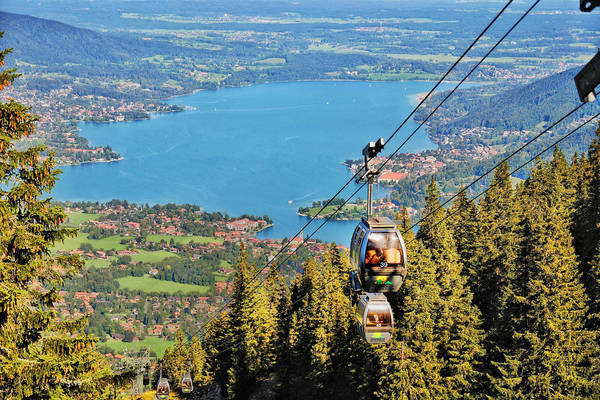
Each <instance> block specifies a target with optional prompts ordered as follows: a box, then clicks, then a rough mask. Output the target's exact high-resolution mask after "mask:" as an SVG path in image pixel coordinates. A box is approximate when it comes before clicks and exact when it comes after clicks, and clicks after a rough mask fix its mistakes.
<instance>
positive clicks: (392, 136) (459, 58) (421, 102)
mask: <svg viewBox="0 0 600 400" xmlns="http://www.w3.org/2000/svg"><path fill="white" fill-rule="evenodd" d="M539 1H540V0H538V2H539ZM512 2H513V0H509V2H508V3H506V4H505V5H504V7H503V8H502V10H500V12H498V14H496V16H495V17H494V18H493V19H492V20H491V21H490V23H489V24H488V25H487V26H486V27H485V28H484V29H483V31H481V33H480V34H479V35H478V36H477V38H476V39H475V40H474V41H473V42H472V43H471V44H470V45H469V47H467V49H466V50H465V51H464V52H463V53H462V54H461V56H460V57H458V59H457V60H456V61H455V62H454V64H452V66H451V67H450V69H449V70H448V71H446V73H445V74H444V75H443V76H442V78H441V79H440V80H439V81H438V82H437V83H436V84H435V86H434V87H433V88H432V89H431V90H430V91H429V92H428V93H427V95H426V96H425V97H423V99H421V101H420V102H419V104H418V105H417V106H416V107H415V108H414V110H413V111H412V112H411V113H410V114H409V115H408V116H407V117H406V118H405V119H404V121H402V123H401V124H400V126H398V128H396V130H395V131H394V133H392V135H391V136H390V137H389V138H388V139H387V140H386V141H385V142H386V143H389V142H390V140H392V139H393V138H394V136H396V134H397V133H398V132H399V131H400V129H402V127H403V126H404V125H405V124H406V123H407V122H408V121H409V120H410V118H411V117H412V116H413V115H414V114H415V113H416V112H417V109H419V107H421V106H422V105H423V103H425V101H427V99H428V98H429V96H431V95H432V94H433V91H434V90H435V89H437V88H438V86H440V85H441V83H442V82H443V81H444V79H446V78H447V77H448V75H450V72H452V70H453V69H454V68H455V67H456V66H457V65H458V64H459V63H460V62H461V61H462V59H463V58H465V56H466V55H467V53H468V52H469V51H471V49H472V48H473V47H474V46H475V44H476V43H477V42H478V41H479V39H481V38H482V37H483V35H485V33H486V32H487V31H488V29H490V27H491V26H492V25H493V24H494V22H496V21H497V20H498V18H500V16H501V15H502V14H503V13H504V11H506V9H507V8H508V6H510V5H511V3H512ZM486 57H487V56H486ZM484 59H485V57H484ZM409 139H410V137H409ZM406 141H408V139H407V140H405V142H406ZM403 145H404V143H403V144H402V145H401V146H403Z"/></svg>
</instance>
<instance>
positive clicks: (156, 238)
mask: <svg viewBox="0 0 600 400" xmlns="http://www.w3.org/2000/svg"><path fill="white" fill-rule="evenodd" d="M171 239H173V241H174V242H175V243H177V244H188V243H189V242H195V243H200V244H208V243H219V244H223V239H221V238H215V237H210V236H174V235H161V234H156V235H148V236H147V237H146V241H147V242H156V243H159V242H160V241H161V240H164V241H165V242H167V243H169V242H170V241H171Z"/></svg>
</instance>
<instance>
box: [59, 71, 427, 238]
mask: <svg viewBox="0 0 600 400" xmlns="http://www.w3.org/2000/svg"><path fill="white" fill-rule="evenodd" d="M432 85H433V83H431V82H381V83H373V82H291V83H273V84H265V85H257V86H252V87H245V88H235V89H223V90H218V91H202V92H198V93H195V94H192V95H189V96H183V97H179V98H176V99H173V100H171V103H173V104H181V105H186V106H189V107H193V109H192V110H190V111H185V112H181V113H172V114H161V115H156V116H154V117H153V118H152V119H150V120H146V121H136V122H119V123H111V124H93V123H87V124H82V125H81V134H82V135H83V136H85V137H87V138H88V139H89V140H90V143H91V144H92V145H106V144H110V145H111V146H112V147H113V149H114V150H115V151H117V152H119V153H120V154H121V155H122V156H123V157H125V159H124V160H122V161H119V162H114V163H98V164H87V165H80V166H71V167H64V168H63V174H62V175H61V176H60V181H59V182H58V184H57V185H56V188H55V190H54V191H53V196H54V198H55V199H57V200H91V201H107V200H110V199H126V200H128V201H131V202H136V203H149V204H155V203H170V202H172V203H193V204H198V205H200V206H201V207H202V208H203V209H205V210H207V211H225V212H228V213H229V214H230V215H240V214H243V213H249V214H255V215H265V214H268V215H269V216H270V217H271V218H272V219H273V221H274V222H275V226H274V227H272V228H270V229H268V230H266V231H264V232H262V233H261V234H260V237H262V238H265V237H270V238H282V237H291V236H292V235H293V234H295V233H296V232H297V231H298V229H300V227H301V226H302V225H304V223H305V222H306V219H305V218H304V217H299V216H298V215H297V214H296V211H297V209H298V207H300V206H306V205H310V204H311V203H312V202H313V201H315V200H322V199H326V198H328V197H330V196H332V195H333V194H334V193H335V192H336V191H337V189H338V188H340V187H341V185H342V184H343V183H345V182H346V181H347V180H348V179H349V177H350V176H351V175H350V173H349V171H348V170H347V169H346V168H345V167H344V166H343V165H342V164H341V163H342V162H343V161H344V160H346V159H350V158H354V159H356V158H360V156H361V150H362V148H363V147H364V146H365V144H366V143H367V142H368V141H370V140H375V139H377V138H379V137H385V138H387V137H388V136H389V135H390V134H391V133H392V132H393V131H394V130H395V129H396V127H397V126H398V124H399V123H400V122H401V121H402V120H403V119H404V118H405V117H406V115H407V114H408V113H409V112H410V111H411V110H412V108H413V107H414V104H415V95H416V94H418V93H423V92H426V91H428V90H429V89H430V88H431V86H432ZM415 127H416V124H415V123H414V122H413V121H410V122H409V123H407V124H406V126H405V128H404V129H403V130H402V131H401V132H400V133H399V134H398V135H397V136H396V137H395V138H394V140H393V141H392V143H390V145H389V146H387V147H386V150H384V154H388V153H389V152H391V151H392V148H393V147H394V148H395V147H396V146H398V145H399V143H400V142H401V140H403V139H404V138H405V137H406V136H407V135H408V134H409V133H410V132H412V130H413V129H414V128H415ZM434 147H435V145H434V144H433V143H432V142H431V141H430V140H429V139H428V138H427V135H426V134H425V132H424V131H423V132H420V133H418V134H417V135H415V137H414V138H413V139H412V140H411V141H410V142H409V144H408V145H407V146H405V148H404V151H410V152H414V151H418V150H423V149H428V148H434ZM356 188H357V186H356V185H355V184H354V183H353V184H351V185H349V187H348V188H347V189H346V191H345V192H343V193H342V197H344V196H346V197H347V196H349V194H350V193H352V192H353V191H354V190H356ZM383 193H384V192H382V189H380V191H379V193H378V195H382V194H383ZM360 196H361V197H362V198H365V197H366V193H361V194H360ZM289 200H292V204H289V203H288V201H289ZM317 222H318V223H320V221H317ZM355 225H356V223H355V222H351V221H339V222H332V223H328V224H326V225H325V226H324V228H322V229H321V230H320V231H319V232H318V233H317V234H316V235H315V237H317V238H320V239H323V240H328V241H337V242H338V243H346V242H348V241H349V236H350V234H351V233H352V230H353V227H354V226H355ZM311 226H313V225H311ZM317 226H318V224H314V227H313V228H312V229H314V228H316V227H317ZM308 232H311V229H310V228H309V230H308V231H307V232H306V233H305V234H307V233H308Z"/></svg>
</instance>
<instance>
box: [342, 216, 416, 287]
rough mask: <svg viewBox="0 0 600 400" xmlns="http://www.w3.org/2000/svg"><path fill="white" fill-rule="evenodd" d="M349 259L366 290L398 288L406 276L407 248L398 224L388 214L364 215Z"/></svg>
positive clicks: (357, 228) (354, 237) (355, 235)
mask: <svg viewBox="0 0 600 400" xmlns="http://www.w3.org/2000/svg"><path fill="white" fill-rule="evenodd" d="M350 260H351V262H352V264H353V265H354V268H355V269H356V272H357V274H358V277H359V279H360V284H361V285H362V289H363V290H365V291H367V292H396V291H398V290H399V289H400V286H402V282H403V281H404V277H405V276H406V248H405V246H404V240H403V239H402V235H401V234H400V232H399V231H398V229H397V228H396V224H394V222H393V221H392V220H390V219H389V218H386V217H373V218H370V219H367V218H363V219H362V220H361V221H360V223H359V224H358V226H357V227H356V229H355V230H354V235H353V236H352V242H351V243H350Z"/></svg>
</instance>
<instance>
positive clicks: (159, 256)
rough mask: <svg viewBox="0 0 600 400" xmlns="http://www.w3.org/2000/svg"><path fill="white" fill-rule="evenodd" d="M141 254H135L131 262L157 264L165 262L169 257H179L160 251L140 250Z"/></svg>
mask: <svg viewBox="0 0 600 400" xmlns="http://www.w3.org/2000/svg"><path fill="white" fill-rule="evenodd" d="M138 251H139V252H140V253H139V254H134V255H132V256H131V261H133V262H136V263H137V262H140V261H141V262H145V263H155V262H159V261H162V260H164V259H165V258H169V257H177V254H175V253H171V252H169V251H165V250H159V251H146V250H138Z"/></svg>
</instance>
